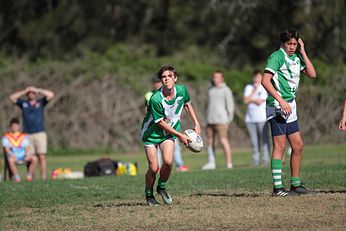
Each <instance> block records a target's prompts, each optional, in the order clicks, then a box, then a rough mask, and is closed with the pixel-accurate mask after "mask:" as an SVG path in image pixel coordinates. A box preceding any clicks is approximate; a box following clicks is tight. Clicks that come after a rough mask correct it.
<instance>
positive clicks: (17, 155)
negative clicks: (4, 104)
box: [2, 118, 37, 182]
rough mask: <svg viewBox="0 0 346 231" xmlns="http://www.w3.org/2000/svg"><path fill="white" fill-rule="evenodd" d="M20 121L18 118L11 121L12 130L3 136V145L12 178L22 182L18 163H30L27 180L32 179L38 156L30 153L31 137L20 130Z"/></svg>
mask: <svg viewBox="0 0 346 231" xmlns="http://www.w3.org/2000/svg"><path fill="white" fill-rule="evenodd" d="M20 129H21V127H20V122H19V119H18V118H13V119H11V121H10V132H7V133H5V134H4V136H3V137H2V147H3V148H4V155H6V156H5V158H6V161H5V162H7V163H8V167H9V169H10V172H11V174H10V176H11V175H12V180H14V181H16V182H20V181H21V179H20V175H19V173H18V169H17V164H18V163H28V173H27V176H26V180H28V181H32V179H33V174H34V171H35V166H36V163H37V157H36V156H35V155H32V154H31V153H29V139H28V137H27V136H26V135H25V134H24V133H23V132H21V131H20ZM5 164H6V163H5Z"/></svg>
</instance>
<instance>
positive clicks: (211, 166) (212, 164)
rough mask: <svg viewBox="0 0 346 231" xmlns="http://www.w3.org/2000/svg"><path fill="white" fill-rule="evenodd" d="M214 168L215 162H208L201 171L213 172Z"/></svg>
mask: <svg viewBox="0 0 346 231" xmlns="http://www.w3.org/2000/svg"><path fill="white" fill-rule="evenodd" d="M215 168H216V164H215V162H208V163H207V164H205V165H204V166H203V167H202V170H214V169H215Z"/></svg>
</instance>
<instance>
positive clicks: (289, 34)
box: [280, 29, 299, 44]
mask: <svg viewBox="0 0 346 231" xmlns="http://www.w3.org/2000/svg"><path fill="white" fill-rule="evenodd" d="M292 38H295V39H296V40H297V41H298V39H299V33H298V31H296V30H294V29H287V30H285V31H284V32H282V33H281V34H280V42H281V44H282V43H285V42H287V41H289V40H290V39H292Z"/></svg>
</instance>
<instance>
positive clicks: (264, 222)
mask: <svg viewBox="0 0 346 231" xmlns="http://www.w3.org/2000/svg"><path fill="white" fill-rule="evenodd" d="M209 194H210V195H208V193H206V194H200V195H199V194H193V195H186V196H179V197H174V198H173V199H174V205H172V206H165V205H161V206H159V207H155V208H153V207H147V206H146V205H145V202H144V201H143V200H142V199H138V200H115V201H108V202H86V203H85V204H82V205H63V206H55V207H53V208H42V209H40V208H25V209H21V210H19V211H12V210H8V211H5V212H4V219H3V222H4V224H3V227H4V230H27V229H28V227H30V230H95V229H97V230H167V229H174V230H250V229H256V230H279V229H284V230H345V229H346V211H345V208H346V194H345V193H321V194H320V195H316V196H300V197H294V198H288V197H287V198H272V197H270V196H269V194H264V193H263V194H261V193H259V194H252V193H244V194H227V193H224V194H222V193H219V194H218V193H209Z"/></svg>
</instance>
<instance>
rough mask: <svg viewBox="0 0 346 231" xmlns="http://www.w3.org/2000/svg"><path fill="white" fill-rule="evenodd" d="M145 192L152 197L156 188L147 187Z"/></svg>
mask: <svg viewBox="0 0 346 231" xmlns="http://www.w3.org/2000/svg"><path fill="white" fill-rule="evenodd" d="M144 193H145V196H147V197H151V196H153V195H154V190H153V189H147V188H145V190H144Z"/></svg>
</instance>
